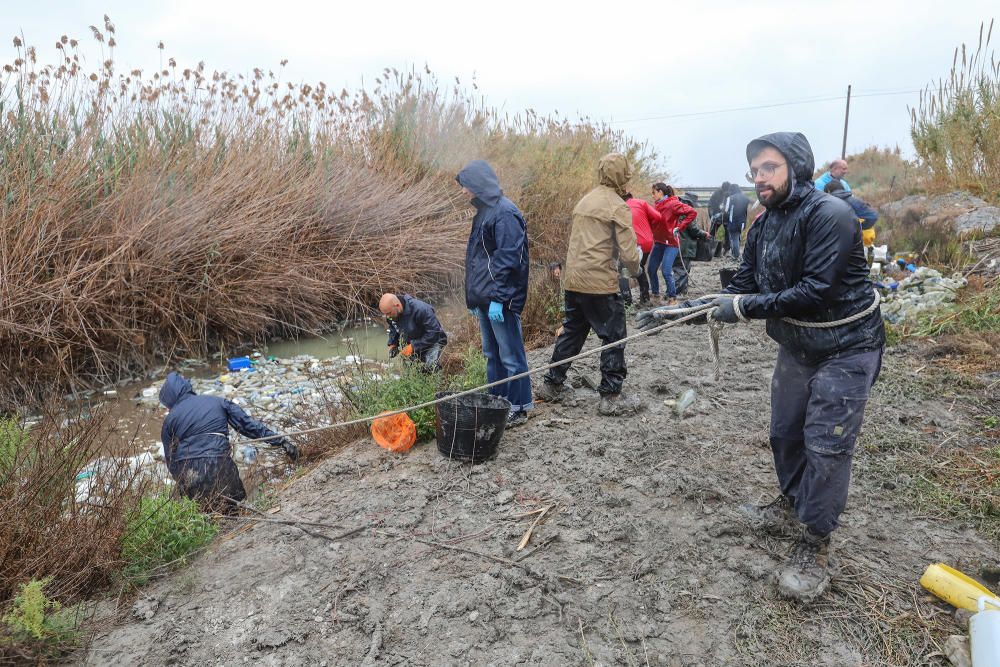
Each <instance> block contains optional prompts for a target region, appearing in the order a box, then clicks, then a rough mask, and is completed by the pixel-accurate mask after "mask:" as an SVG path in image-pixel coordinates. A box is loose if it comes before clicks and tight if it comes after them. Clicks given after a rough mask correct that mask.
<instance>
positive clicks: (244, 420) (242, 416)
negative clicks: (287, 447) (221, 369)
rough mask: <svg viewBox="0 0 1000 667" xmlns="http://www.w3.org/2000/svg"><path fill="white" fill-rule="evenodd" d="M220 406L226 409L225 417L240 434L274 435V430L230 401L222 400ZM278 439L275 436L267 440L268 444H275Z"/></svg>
mask: <svg viewBox="0 0 1000 667" xmlns="http://www.w3.org/2000/svg"><path fill="white" fill-rule="evenodd" d="M222 408H223V409H224V410H225V411H226V419H227V420H228V421H229V425H230V426H232V427H233V428H234V429H236V432H237V433H239V434H240V435H243V436H246V437H247V438H266V437H268V436H272V435H276V434H275V432H274V431H272V430H271V429H269V428H268V427H266V426H264V425H263V424H261V423H260V422H259V421H257V420H256V419H254V418H253V417H251V416H250V415H248V414H247V413H246V412H244V411H243V408H241V407H240V406H238V405H236V404H235V403H233V402H232V401H223V402H222ZM280 439H281V438H280V437H276V438H275V439H274V440H273V441H268V444H271V445H276V444H278V441H279V440H280Z"/></svg>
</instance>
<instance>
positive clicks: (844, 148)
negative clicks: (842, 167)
mask: <svg viewBox="0 0 1000 667" xmlns="http://www.w3.org/2000/svg"><path fill="white" fill-rule="evenodd" d="M850 117H851V85H850V84H848V85H847V108H846V109H845V110H844V143H843V145H842V146H841V148H840V159H841V160H846V159H847V121H848V120H849V119H850Z"/></svg>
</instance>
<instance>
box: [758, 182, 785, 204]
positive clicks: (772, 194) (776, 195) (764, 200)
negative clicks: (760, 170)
mask: <svg viewBox="0 0 1000 667" xmlns="http://www.w3.org/2000/svg"><path fill="white" fill-rule="evenodd" d="M790 188H791V183H790V182H789V181H785V182H784V183H782V184H781V185H779V186H777V187H776V188H775V189H774V190H768V194H767V196H762V195H761V194H760V191H761V189H762V188H761V187H760V186H756V187H755V188H754V189H755V190H756V191H757V201H759V202H760V203H761V205H762V206H763V207H764V208H772V207H774V206H776V205H777V204H780V203H781V202H783V201H785V198H786V197H788V191H789V189H790Z"/></svg>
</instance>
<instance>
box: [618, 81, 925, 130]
mask: <svg viewBox="0 0 1000 667" xmlns="http://www.w3.org/2000/svg"><path fill="white" fill-rule="evenodd" d="M920 90H921V89H919V88H918V89H915V90H893V91H885V92H874V93H859V94H856V95H854V96H853V97H855V98H857V97H887V96H890V95H910V94H912V93H919V92H920ZM843 99H847V97H846V95H831V96H828V97H809V98H803V99H798V100H791V101H789V102H774V103H772V104H757V105H754V106H748V107H731V108H729V109H714V110H712V111H691V112H688V113H675V114H667V115H664V116H648V117H646V118H628V119H625V120H611V121H608V124H609V125H617V124H620V123H642V122H645V121H650V120H669V119H672V118H698V117H702V116H714V115H717V114H723V113H733V112H736V111H755V110H757V109H773V108H776V107H787V106H795V105H801V104H815V103H817V102H833V101H834V100H843Z"/></svg>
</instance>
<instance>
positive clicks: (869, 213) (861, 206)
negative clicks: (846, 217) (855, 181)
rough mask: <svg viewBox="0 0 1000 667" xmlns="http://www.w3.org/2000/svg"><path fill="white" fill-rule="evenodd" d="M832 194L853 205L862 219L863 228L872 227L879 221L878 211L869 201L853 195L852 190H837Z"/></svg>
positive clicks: (859, 218) (855, 213)
mask: <svg viewBox="0 0 1000 667" xmlns="http://www.w3.org/2000/svg"><path fill="white" fill-rule="evenodd" d="M830 194H832V195H833V196H834V197H836V198H837V199H843V200H844V201H846V202H847V203H848V204H850V205H851V208H852V209H854V215H856V216H857V217H858V220H860V221H861V229H871V228H872V227H874V226H875V223H876V222H878V213H876V212H875V209H873V208H872V207H871V206H869V205H868V202H866V201H864V200H863V199H859V198H858V197H855V196H854V195H852V194H851V193H850V191H848V190H837V191H835V192H831V193H830Z"/></svg>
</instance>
